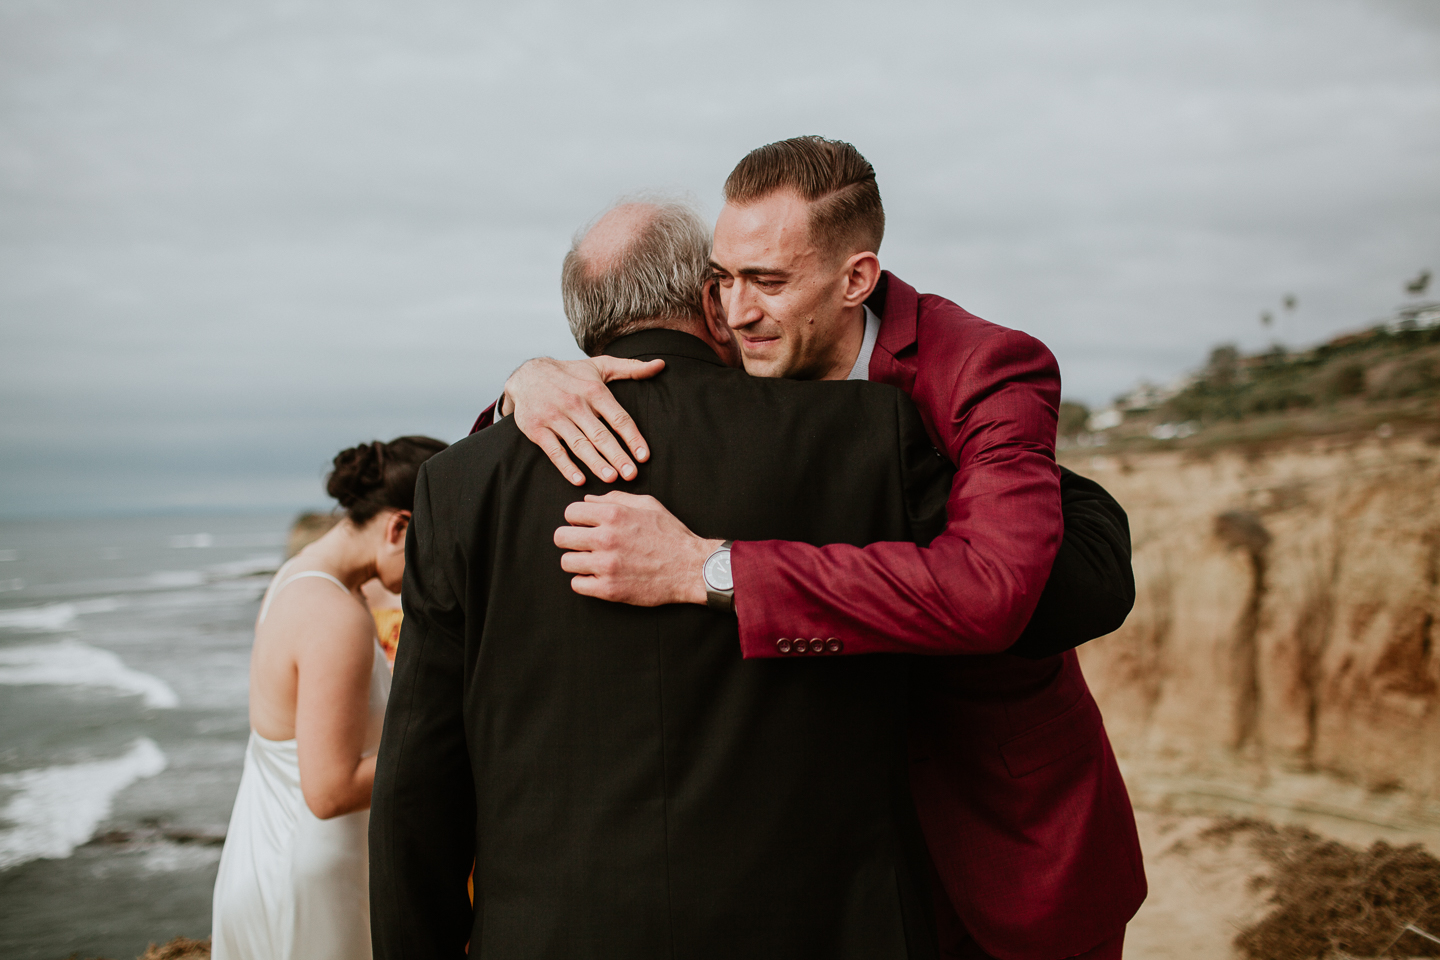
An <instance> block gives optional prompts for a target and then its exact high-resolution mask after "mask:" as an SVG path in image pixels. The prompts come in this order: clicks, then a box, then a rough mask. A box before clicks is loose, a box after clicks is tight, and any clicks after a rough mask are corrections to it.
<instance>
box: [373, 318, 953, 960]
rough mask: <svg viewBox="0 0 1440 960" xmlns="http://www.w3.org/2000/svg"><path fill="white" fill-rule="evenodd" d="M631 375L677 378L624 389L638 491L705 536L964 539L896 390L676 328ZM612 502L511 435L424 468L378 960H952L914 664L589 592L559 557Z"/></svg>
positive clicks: (385, 843)
mask: <svg viewBox="0 0 1440 960" xmlns="http://www.w3.org/2000/svg"><path fill="white" fill-rule="evenodd" d="M612 353H615V354H616V355H618V356H631V357H646V358H648V357H654V356H663V357H664V358H665V360H666V361H667V366H666V370H665V372H664V373H663V374H661V375H660V376H659V377H657V378H656V379H654V380H648V381H640V382H633V383H632V382H622V383H617V384H614V385H613V386H614V387H615V393H616V396H617V398H618V399H619V400H620V402H621V403H623V404H624V405H625V408H626V409H627V410H629V411H630V412H631V414H632V415H633V416H634V417H635V420H636V422H637V424H638V425H639V427H640V429H641V430H642V431H643V432H644V435H645V436H646V437H647V438H648V440H649V441H650V443H651V445H652V449H653V450H654V455H653V456H652V458H651V460H650V461H649V462H648V463H646V464H643V465H641V467H640V474H639V477H638V478H637V479H636V480H635V481H633V482H631V483H627V484H623V485H621V486H622V488H623V489H627V490H630V491H631V492H635V493H641V494H652V495H654V496H656V497H658V498H659V499H660V500H661V501H662V502H663V503H665V504H666V505H667V506H668V507H670V509H671V510H673V511H674V513H675V514H676V516H678V517H679V518H680V519H681V520H682V521H684V522H685V523H686V524H687V525H689V526H690V528H691V529H692V530H694V531H695V532H697V533H699V534H701V535H702V536H711V535H714V533H715V532H716V531H721V530H723V531H725V535H726V536H732V537H749V538H752V539H756V538H762V537H782V538H787V539H792V540H798V541H802V542H808V543H815V544H824V543H848V544H863V543H869V542H873V541H877V540H890V541H894V540H910V541H922V542H923V541H925V540H928V539H929V538H930V537H931V536H933V535H934V534H935V533H936V532H937V531H938V530H939V529H940V528H941V527H942V526H943V524H944V507H945V496H946V492H947V490H948V488H949V478H950V467H949V464H948V463H947V462H946V461H945V460H944V459H943V458H941V457H940V456H939V455H938V454H937V453H936V452H935V450H934V449H933V447H932V445H931V443H930V441H929V438H928V436H927V435H926V432H925V429H924V426H923V424H922V423H921V420H920V418H919V416H918V414H917V413H916V411H915V409H914V407H913V405H911V404H910V402H909V401H908V400H907V399H906V398H905V397H904V396H903V394H901V393H900V391H898V390H895V389H894V388H892V387H885V386H881V385H878V384H870V383H855V382H848V383H847V382H840V383H795V382H790V381H785V380H763V379H755V378H750V377H747V376H745V375H744V374H743V373H741V372H739V371H735V370H730V369H728V368H726V367H724V366H722V365H721V364H720V363H719V361H718V360H717V359H716V358H715V357H714V355H713V354H712V353H710V351H709V350H708V349H706V348H705V347H704V345H703V344H702V343H701V342H700V341H699V340H697V339H695V338H694V337H690V336H688V335H686V334H681V333H677V332H674V331H668V330H653V331H646V332H643V333H639V334H634V335H632V336H629V337H626V338H622V340H620V341H617V342H616V344H614V345H613V346H612ZM601 489H603V487H601V486H600V485H599V484H596V483H592V484H591V485H590V486H589V487H588V488H586V489H576V488H574V487H572V486H570V485H569V484H568V483H566V482H565V480H564V479H563V478H562V477H561V476H560V475H559V473H558V472H557V471H556V470H555V469H554V467H553V466H551V465H550V463H549V462H548V461H547V460H546V458H545V456H544V455H543V454H542V453H541V452H540V450H539V449H538V448H537V447H535V446H534V445H533V444H531V443H530V442H529V441H527V440H525V439H524V437H523V436H522V435H521V434H520V433H519V431H518V430H517V429H516V428H515V426H514V424H513V422H502V423H501V424H499V425H498V426H496V427H495V428H493V429H489V430H485V431H483V432H482V433H480V434H477V435H474V436H472V437H470V438H468V439H466V440H463V441H461V442H460V443H457V444H455V445H454V446H452V447H451V448H449V449H448V450H447V451H445V452H444V453H441V454H439V455H438V456H436V457H434V458H432V459H431V460H429V461H428V462H427V463H426V464H425V465H424V467H423V468H422V470H421V473H420V479H419V482H418V484H417V488H416V495H415V515H414V520H413V523H412V525H411V528H410V539H409V541H408V543H407V553H406V562H407V566H406V574H405V588H404V605H405V620H404V628H403V631H404V632H403V636H402V638H401V642H400V646H399V658H398V661H397V663H396V669H395V680H394V686H393V689H392V693H391V699H390V706H389V710H388V713H387V716H386V722H385V733H384V737H383V740H382V743H381V747H380V756H379V761H378V765H377V769H376V776H375V790H374V804H373V809H372V813H371V835H370V845H371V852H370V856H371V891H370V892H371V903H372V907H371V910H372V913H371V916H372V925H373V930H374V945H375V956H376V957H377V958H389V960H395V958H401V957H408V958H425V960H430V958H448V957H453V958H457V960H458V958H460V957H462V956H463V951H464V947H465V944H466V942H467V941H469V943H470V956H471V957H478V958H487V960H488V958H497V957H498V958H509V957H525V958H546V957H556V958H565V960H576V958H586V957H614V958H617V960H621V958H623V960H637V958H646V957H656V958H660V957H664V958H672V957H680V958H687V960H703V958H711V957H713V958H716V960H720V958H725V960H730V958H735V957H764V958H767V960H772V958H774V960H783V958H815V960H839V958H855V960H861V958H864V960H885V958H917V957H928V956H932V955H933V951H934V943H933V936H934V931H933V927H932V923H933V920H932V916H931V909H930V895H929V891H928V888H927V883H926V880H925V871H926V869H927V868H926V866H925V862H924V857H925V854H924V847H923V840H922V838H921V836H920V833H919V828H918V823H917V822H916V820H915V813H914V808H913V805H912V802H911V800H910V797H909V792H908V786H907V770H906V757H905V734H906V731H905V714H906V703H905V697H906V690H907V688H906V671H907V669H908V661H907V660H905V659H904V658H898V657H848V656H843V655H839V654H841V653H842V652H843V650H842V644H841V643H839V642H838V641H831V642H829V643H826V642H825V641H827V640H829V639H830V638H826V637H821V638H819V639H818V641H817V640H816V638H812V637H808V636H807V637H806V638H804V639H806V640H807V641H808V642H807V643H806V645H805V649H807V650H809V651H810V652H808V653H805V654H803V655H801V654H798V653H793V652H792V653H791V654H790V655H789V656H787V657H785V658H784V659H783V660H769V661H765V662H762V661H745V660H743V659H742V657H741V651H740V645H739V643H738V641H737V635H736V621H735V618H734V617H733V616H730V615H722V614H716V613H712V612H710V611H709V610H707V609H705V608H702V607H697V606H690V605H675V606H667V607H660V608H648V609H647V608H638V607H630V606H624V605H620V604H609V603H604V602H601V601H597V600H593V599H590V598H586V597H581V596H579V595H577V594H575V593H574V592H573V591H572V590H571V589H570V585H569V576H568V575H567V574H565V573H564V572H563V571H562V570H561V569H560V550H559V549H558V548H556V547H555V546H554V545H553V542H552V535H553V532H554V530H555V528H556V527H558V526H560V525H561V524H562V523H563V522H564V521H563V512H564V509H565V507H566V506H567V505H568V504H569V503H571V502H573V501H574V500H577V499H579V498H580V497H581V496H583V494H584V493H586V492H597V491H598V490H601ZM472 859H473V860H474V861H475V908H474V910H473V913H472V910H471V909H470V906H469V904H468V901H467V899H466V894H465V876H466V873H467V871H468V870H469V869H470V864H471V861H472Z"/></svg>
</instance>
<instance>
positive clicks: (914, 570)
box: [731, 272, 1145, 960]
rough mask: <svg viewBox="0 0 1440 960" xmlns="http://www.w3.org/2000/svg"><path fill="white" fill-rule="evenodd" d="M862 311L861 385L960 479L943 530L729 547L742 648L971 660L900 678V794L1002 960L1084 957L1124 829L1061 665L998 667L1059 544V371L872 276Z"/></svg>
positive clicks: (1127, 885)
mask: <svg viewBox="0 0 1440 960" xmlns="http://www.w3.org/2000/svg"><path fill="white" fill-rule="evenodd" d="M869 303H870V306H871V308H872V309H873V310H875V312H876V313H877V314H878V315H879V316H880V317H881V318H882V322H881V326H880V337H879V341H878V342H877V344H876V346H875V352H874V354H873V355H872V357H871V360H870V379H871V380H875V381H878V382H880V383H888V384H891V385H893V386H896V387H899V388H900V389H902V390H904V391H905V392H906V393H908V394H910V396H911V397H912V398H913V399H914V400H915V403H916V406H918V407H919V409H920V414H921V417H922V418H923V419H924V421H925V425H926V427H927V428H928V429H929V431H930V434H931V438H932V439H933V440H934V441H935V445H936V447H937V449H939V450H942V451H944V453H945V455H946V456H947V457H949V459H950V460H951V462H952V463H954V464H955V466H956V468H957V472H956V474H955V482H954V486H953V488H952V489H951V493H950V499H949V505H948V525H947V527H946V529H945V531H944V532H943V533H942V534H941V535H940V536H939V537H937V538H936V539H935V541H934V542H933V543H931V544H930V545H929V546H928V547H917V546H915V545H913V544H908V543H881V544H871V545H870V546H868V547H863V548H862V547H852V546H848V545H838V546H827V547H814V546H810V545H807V544H797V543H783V542H774V541H766V542H761V543H736V544H735V546H734V549H733V553H732V558H731V559H732V569H733V570H734V573H735V600H736V613H737V615H738V617H739V620H740V642H741V646H742V647H743V649H744V651H745V655H746V656H747V657H774V656H785V655H786V654H783V653H781V652H780V651H781V648H783V647H786V646H790V644H782V645H780V646H777V642H778V641H779V640H780V639H781V638H788V639H793V638H795V637H820V638H823V639H826V640H828V639H829V638H831V637H834V638H836V639H838V640H840V641H841V642H842V643H843V652H844V654H845V655H848V654H853V653H870V652H911V653H927V654H970V656H944V657H927V658H925V659H923V660H917V661H916V663H915V665H914V672H915V674H916V695H915V697H914V705H913V710H914V715H913V718H912V724H911V788H912V793H913V795H914V798H915V804H916V808H917V810H918V812H919V814H920V821H921V825H922V827H923V829H924V831H925V837H926V841H927V844H928V846H929V848H930V853H931V857H932V859H933V860H934V863H935V867H936V871H937V873H938V875H939V878H940V881H941V883H942V884H943V886H944V888H945V891H946V893H947V894H948V895H949V896H948V899H949V901H950V905H951V906H953V908H954V911H955V914H957V915H958V918H959V920H960V921H961V922H962V923H963V925H964V927H965V929H966V930H968V931H969V933H970V935H971V936H972V937H974V938H975V940H976V942H977V943H979V944H980V946H982V947H983V948H984V949H985V950H986V951H987V952H989V953H991V954H993V955H994V956H996V957H998V958H1001V960H1057V958H1060V957H1069V956H1072V955H1074V954H1077V953H1082V952H1084V951H1086V950H1089V949H1090V948H1092V947H1094V946H1096V945H1098V944H1100V943H1102V942H1104V941H1105V940H1107V939H1109V938H1111V937H1113V936H1115V935H1116V934H1118V933H1119V932H1120V931H1121V930H1122V929H1123V928H1124V925H1125V923H1126V922H1127V921H1128V920H1129V919H1130V917H1131V916H1133V915H1134V913H1135V911H1136V910H1137V909H1138V908H1139V906H1140V903H1141V901H1143V900H1144V899H1145V875H1144V868H1143V866H1142V863H1141V859H1140V843H1139V838H1138V836H1137V835H1136V831H1135V817H1134V813H1133V812H1132V810H1131V807H1130V799H1129V796H1128V795H1127V793H1126V791H1125V784H1124V781H1123V780H1122V779H1121V777H1120V771H1119V768H1118V767H1117V766H1116V763H1115V757H1114V754H1113V752H1112V751H1111V748H1110V742H1109V739H1108V738H1107V737H1106V735H1105V728H1104V724H1103V722H1102V720H1101V717H1100V711H1099V708H1098V707H1097V706H1096V704H1095V700H1094V698H1093V697H1091V695H1090V691H1089V689H1088V687H1087V686H1086V684H1085V678H1084V676H1082V674H1081V672H1080V664H1079V661H1078V660H1077V659H1076V657H1075V654H1074V652H1073V651H1072V652H1068V653H1065V654H1063V655H1061V656H1058V657H1050V658H1048V659H1044V660H1025V659H1022V658H1019V657H1015V656H1010V655H1007V654H1004V653H1002V652H1001V651H1003V650H1005V649H1006V648H1008V647H1009V646H1010V645H1011V644H1012V643H1013V642H1014V641H1015V639H1016V637H1018V636H1019V634H1020V632H1021V631H1022V630H1023V629H1024V627H1025V625H1026V623H1027V622H1028V621H1029V619H1030V616H1031V614H1032V613H1033V612H1034V609H1035V604H1036V602H1037V600H1038V598H1039V596H1040V592H1041V589H1042V588H1043V587H1044V585H1045V581H1046V579H1047V577H1048V576H1049V573H1050V565H1051V562H1052V561H1053V559H1054V556H1055V551H1056V548H1057V546H1058V544H1059V541H1060V536H1061V533H1062V519H1061V514H1060V496H1059V479H1058V472H1057V469H1056V466H1055V461H1054V442H1055V417H1056V408H1057V405H1058V403H1059V399H1060V396H1059V394H1060V375H1059V370H1058V368H1057V367H1056V364H1055V360H1054V358H1053V357H1052V356H1051V355H1050V352H1049V351H1048V350H1047V349H1046V348H1045V347H1044V345H1042V344H1041V343H1039V342H1038V341H1037V340H1035V339H1033V338H1031V337H1028V336H1026V335H1025V334H1023V333H1019V332H1018V331H1014V330H1007V329H1005V328H1004V327H999V326H996V325H994V324H991V323H987V322H985V321H984V320H981V319H979V318H978V317H975V316H973V315H971V314H969V313H967V312H966V311H964V310H962V309H961V308H960V307H958V306H956V305H955V304H953V303H951V302H949V301H948V300H945V299H942V298H940V297H936V296H932V295H929V294H925V295H920V294H917V293H916V292H915V289H914V288H913V287H911V286H910V285H909V284H906V283H904V282H903V281H901V280H899V279H898V278H896V277H895V276H893V275H891V274H890V273H888V272H886V273H884V274H882V280H881V285H880V286H879V287H878V288H877V289H876V292H875V294H874V295H873V296H872V298H871V300H870V301H869ZM793 655H794V654H790V656H793ZM942 907H943V904H942ZM942 914H943V910H942ZM941 920H942V931H941V934H942V938H943V937H944V936H945V935H946V930H944V929H943V927H944V926H945V923H944V921H945V920H946V918H945V917H944V916H943V915H942V918H941Z"/></svg>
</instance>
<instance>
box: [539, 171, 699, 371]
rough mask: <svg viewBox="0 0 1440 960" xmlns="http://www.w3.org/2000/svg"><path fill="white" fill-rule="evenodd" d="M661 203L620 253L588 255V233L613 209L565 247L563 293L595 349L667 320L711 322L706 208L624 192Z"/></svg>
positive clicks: (583, 337) (579, 333) (589, 348)
mask: <svg viewBox="0 0 1440 960" xmlns="http://www.w3.org/2000/svg"><path fill="white" fill-rule="evenodd" d="M627 204H636V205H639V206H644V207H648V208H650V209H651V211H653V213H652V215H651V216H650V218H649V220H648V222H646V223H645V224H644V225H643V226H642V227H641V228H640V229H639V230H638V231H637V232H636V234H635V236H634V237H632V238H630V239H629V241H628V242H627V243H626V244H625V245H624V247H623V248H622V250H621V251H620V254H619V256H618V257H615V258H614V259H612V260H610V261H609V262H604V263H596V262H593V259H591V258H587V257H586V256H584V255H582V254H581V252H580V248H581V246H582V244H583V243H584V240H585V238H586V236H588V235H589V233H590V231H591V230H593V229H594V228H595V226H596V225H597V224H598V223H599V221H600V220H601V219H603V218H604V216H605V214H601V216H600V217H597V218H596V219H595V220H593V221H591V222H590V223H589V224H588V225H586V226H585V227H584V228H582V229H581V230H580V232H579V233H577V234H576V235H575V239H574V242H572V243H571V245H570V252H569V253H567V254H566V255H565V265H564V267H563V268H562V269H561V272H560V293H561V296H562V298H563V299H564V303H565V318H566V319H567V320H569V321H570V332H571V333H572V334H574V336H575V342H576V343H577V344H579V345H580V349H581V350H584V351H585V353H586V354H587V355H588V356H592V357H593V356H595V355H597V354H599V353H601V352H602V351H603V350H604V349H605V348H606V347H608V346H609V345H610V343H611V341H613V340H615V339H616V338H618V337H623V336H625V335H626V334H630V333H636V332H638V331H640V330H649V329H652V328H655V327H660V326H666V325H667V321H676V320H679V321H700V322H704V319H705V312H704V306H703V300H702V298H703V296H704V291H705V281H706V280H707V279H708V278H709V276H710V231H709V230H708V229H707V228H706V226H705V223H704V221H703V220H701V219H700V215H699V214H697V213H696V212H695V210H694V209H692V208H691V207H690V206H689V205H688V204H686V203H682V202H680V201H677V200H667V199H649V198H643V197H641V198H633V199H628V200H622V201H621V202H620V203H617V204H615V206H613V207H611V208H610V210H608V211H606V213H610V212H612V211H614V210H616V209H618V208H620V207H622V206H626V205H627Z"/></svg>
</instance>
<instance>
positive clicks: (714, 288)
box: [700, 280, 735, 343]
mask: <svg viewBox="0 0 1440 960" xmlns="http://www.w3.org/2000/svg"><path fill="white" fill-rule="evenodd" d="M700 299H701V301H702V303H703V305H704V308H705V328H706V329H707V330H709V331H710V336H712V337H714V338H715V341H716V342H717V343H729V342H730V341H731V340H732V339H733V338H734V336H735V334H734V331H732V330H731V329H730V325H729V324H728V323H726V322H725V305H724V304H723V303H721V302H720V284H718V283H716V282H715V281H714V280H707V281H705V293H704V294H703V295H702V296H701V298H700Z"/></svg>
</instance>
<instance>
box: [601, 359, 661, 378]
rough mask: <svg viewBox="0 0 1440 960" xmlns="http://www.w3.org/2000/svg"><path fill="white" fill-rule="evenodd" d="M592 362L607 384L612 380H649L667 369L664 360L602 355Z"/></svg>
mask: <svg viewBox="0 0 1440 960" xmlns="http://www.w3.org/2000/svg"><path fill="white" fill-rule="evenodd" d="M590 362H591V363H593V364H594V365H595V369H596V370H598V371H600V378H601V379H602V380H604V381H605V382H606V383H609V382H610V381H611V380H648V379H650V378H651V377H653V376H655V374H657V373H659V372H660V371H661V370H664V369H665V361H664V360H626V359H624V358H622V357H607V356H604V355H601V356H598V357H591V358H590Z"/></svg>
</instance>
